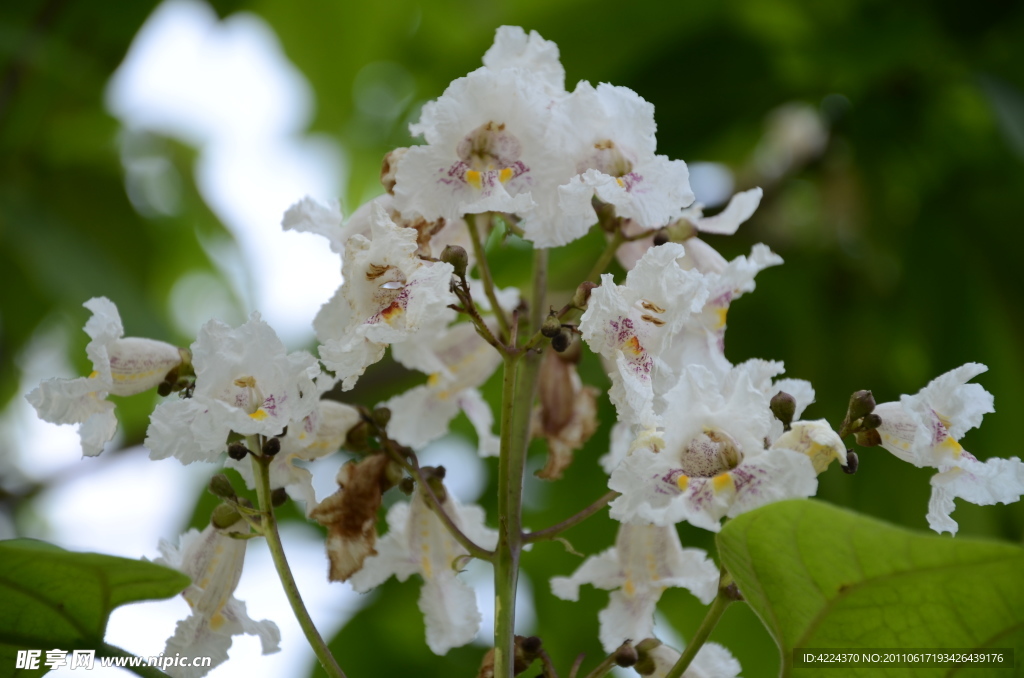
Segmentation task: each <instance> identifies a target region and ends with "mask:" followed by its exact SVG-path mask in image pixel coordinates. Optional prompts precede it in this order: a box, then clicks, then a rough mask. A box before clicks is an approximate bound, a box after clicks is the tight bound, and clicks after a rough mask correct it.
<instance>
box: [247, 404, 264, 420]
mask: <svg viewBox="0 0 1024 678" xmlns="http://www.w3.org/2000/svg"><path fill="white" fill-rule="evenodd" d="M249 418H250V419H255V420H256V421H263V420H264V419H266V418H267V411H266V410H265V409H263V408H262V407H261V408H260V409H258V410H256V411H255V412H253V413H252V414H250V415H249Z"/></svg>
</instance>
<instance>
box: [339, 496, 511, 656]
mask: <svg viewBox="0 0 1024 678" xmlns="http://www.w3.org/2000/svg"><path fill="white" fill-rule="evenodd" d="M443 506H444V510H445V512H446V513H447V514H448V515H449V516H450V517H451V519H452V521H453V522H454V523H455V524H456V525H457V526H458V527H459V528H460V529H461V530H462V532H463V533H464V534H465V535H466V536H467V537H469V538H470V539H472V540H473V541H474V542H475V543H477V544H479V545H480V546H482V547H484V548H487V549H492V548H494V546H495V545H496V544H497V542H498V533H497V532H496V531H495V530H491V529H488V528H487V527H485V526H484V512H483V509H481V508H480V507H478V506H460V505H459V504H458V503H457V502H456V501H455V500H454V499H451V498H447V499H445V500H444V501H443ZM387 521H388V533H387V534H386V535H385V536H384V537H383V538H382V539H380V541H378V542H377V554H376V555H373V556H370V557H369V558H367V559H366V561H365V562H364V564H363V568H362V569H361V570H359V571H358V572H356V573H355V574H354V575H353V576H352V578H351V580H350V581H351V582H352V586H353V588H355V590H357V591H360V592H365V591H369V590H370V589H372V588H374V587H376V586H379V585H380V584H382V583H383V582H384V581H386V580H387V579H388V578H389V577H391V576H392V575H394V576H395V577H396V578H397V579H398V581H405V580H406V579H408V578H409V576H410V575H413V574H419V575H421V576H422V577H423V588H422V589H421V590H420V602H419V606H420V611H421V612H423V616H424V620H425V621H426V627H427V645H428V646H429V647H430V649H431V650H432V651H433V652H434V653H435V654H445V653H447V652H448V650H450V649H451V648H453V647H459V646H462V645H465V644H466V643H468V642H470V641H471V640H473V638H474V637H475V636H476V633H477V631H478V630H479V629H480V621H481V616H480V611H479V610H478V609H477V606H476V595H475V594H474V593H473V589H472V588H470V587H469V586H467V585H466V584H465V583H464V582H462V581H461V580H459V579H458V578H457V577H456V573H457V569H458V567H459V563H458V561H459V559H461V558H462V557H463V556H465V555H466V550H465V549H464V548H463V547H462V545H460V544H459V543H458V542H457V541H455V538H454V537H452V535H451V533H449V532H448V530H447V528H445V526H444V523H442V522H441V519H440V518H438V517H437V515H436V514H434V512H433V511H431V510H430V508H429V507H428V506H427V503H426V501H425V500H424V497H423V490H422V489H421V488H417V490H416V492H415V493H414V494H413V497H412V500H411V501H410V502H408V503H406V502H400V503H398V504H395V505H394V506H392V507H391V509H390V510H389V511H388V516H387Z"/></svg>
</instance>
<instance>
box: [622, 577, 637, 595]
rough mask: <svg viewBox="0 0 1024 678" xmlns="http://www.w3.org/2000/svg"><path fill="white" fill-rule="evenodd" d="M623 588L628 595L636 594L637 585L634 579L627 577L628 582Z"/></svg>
mask: <svg viewBox="0 0 1024 678" xmlns="http://www.w3.org/2000/svg"><path fill="white" fill-rule="evenodd" d="M622 590H623V591H625V592H626V595H627V596H632V595H633V594H635V593H636V587H635V586H633V580H632V579H627V580H626V582H625V583H624V584H623V585H622Z"/></svg>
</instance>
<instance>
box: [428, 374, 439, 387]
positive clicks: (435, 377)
mask: <svg viewBox="0 0 1024 678" xmlns="http://www.w3.org/2000/svg"><path fill="white" fill-rule="evenodd" d="M440 381H441V373H440V372H434V373H433V374H431V375H430V376H429V377H427V386H437V385H438V383H439V382H440Z"/></svg>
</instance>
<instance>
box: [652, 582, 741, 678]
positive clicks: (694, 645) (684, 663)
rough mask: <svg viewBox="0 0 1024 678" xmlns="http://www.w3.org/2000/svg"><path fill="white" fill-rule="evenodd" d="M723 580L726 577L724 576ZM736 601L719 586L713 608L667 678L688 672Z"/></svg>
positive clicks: (677, 676) (709, 610) (712, 603)
mask: <svg viewBox="0 0 1024 678" xmlns="http://www.w3.org/2000/svg"><path fill="white" fill-rule="evenodd" d="M723 579H725V577H724V576H723ZM734 600H736V598H735V597H733V596H732V595H730V593H729V592H728V591H727V590H726V589H725V588H723V587H721V586H719V589H718V595H717V596H715V599H714V600H713V601H712V602H711V607H710V608H708V613H707V615H705V616H704V621H702V622H701V623H700V628H698V629H697V633H695V634H694V636H693V638H691V639H690V642H689V643H688V644H687V646H686V650H685V651H684V652H683V655H682V656H681V657H679V661H677V662H676V663H675V666H673V667H672V669H671V670H670V671H669V672H668V673H666V674H665V678H680V676H682V675H683V672H684V671H686V669H687V667H689V666H690V662H692V661H693V658H694V657H696V656H697V652H699V651H700V648H701V647H703V646H704V643H705V642H706V641H707V639H708V637H709V636H710V635H711V632H712V631H713V630H714V628H715V626H716V625H717V624H718V620H719V619H721V618H722V613H724V612H725V608H727V607H729V603H731V602H733V601H734Z"/></svg>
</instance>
